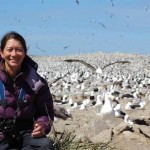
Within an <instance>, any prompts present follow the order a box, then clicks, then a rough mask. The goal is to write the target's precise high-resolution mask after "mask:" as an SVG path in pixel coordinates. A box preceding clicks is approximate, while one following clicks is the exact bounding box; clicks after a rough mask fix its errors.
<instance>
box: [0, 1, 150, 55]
mask: <svg viewBox="0 0 150 150" xmlns="http://www.w3.org/2000/svg"><path fill="white" fill-rule="evenodd" d="M78 2H79V3H78ZM8 31H16V32H18V33H20V34H21V35H22V36H23V37H24V38H25V40H26V44H27V47H28V54H29V55H39V56H49V55H50V56H51V55H54V56H62V55H76V54H85V53H93V52H98V51H101V52H107V53H138V54H142V55H149V54H150V0H1V4H0V37H1V38H2V37H3V35H4V34H5V33H6V32H8Z"/></svg>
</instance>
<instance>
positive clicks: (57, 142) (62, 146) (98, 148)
mask: <svg viewBox="0 0 150 150" xmlns="http://www.w3.org/2000/svg"><path fill="white" fill-rule="evenodd" d="M48 137H49V138H51V139H52V140H53V141H54V148H55V150H115V146H114V145H115V144H114V143H112V141H109V142H108V143H96V144H95V143H92V142H91V141H90V140H88V139H84V140H81V139H76V138H75V137H76V135H75V134H74V133H68V132H66V131H64V132H62V133H60V132H56V131H54V133H51V134H50V135H49V136H48Z"/></svg>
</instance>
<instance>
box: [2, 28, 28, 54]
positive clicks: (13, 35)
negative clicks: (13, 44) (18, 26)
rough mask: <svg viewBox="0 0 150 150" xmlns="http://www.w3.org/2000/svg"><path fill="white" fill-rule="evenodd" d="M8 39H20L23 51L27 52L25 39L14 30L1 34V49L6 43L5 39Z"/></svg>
mask: <svg viewBox="0 0 150 150" xmlns="http://www.w3.org/2000/svg"><path fill="white" fill-rule="evenodd" d="M9 39H15V40H17V41H20V43H21V44H22V46H23V49H24V51H25V53H27V47H26V41H25V39H24V38H23V37H22V36H21V35H20V34H19V33H17V32H15V31H10V32H7V33H6V34H5V35H4V36H3V38H2V40H1V45H0V48H1V51H3V50H4V48H5V45H6V43H7V41H8V40H9Z"/></svg>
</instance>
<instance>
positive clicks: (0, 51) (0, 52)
mask: <svg viewBox="0 0 150 150" xmlns="http://www.w3.org/2000/svg"><path fill="white" fill-rule="evenodd" d="M0 56H1V58H4V55H3V53H2V50H1V49H0Z"/></svg>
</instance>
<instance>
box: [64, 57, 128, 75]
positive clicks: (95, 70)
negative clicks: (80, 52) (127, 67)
mask: <svg viewBox="0 0 150 150" xmlns="http://www.w3.org/2000/svg"><path fill="white" fill-rule="evenodd" d="M64 61H66V62H80V63H81V64H83V65H85V66H87V67H88V68H90V69H91V70H92V71H93V72H97V73H101V72H102V70H103V69H105V68H106V67H108V66H110V65H113V64H116V63H122V64H125V63H130V62H129V61H116V62H112V63H109V64H107V65H105V66H104V67H102V68H98V69H96V68H95V67H94V66H92V65H91V64H89V63H87V62H85V61H83V60H79V59H66V60H64Z"/></svg>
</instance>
